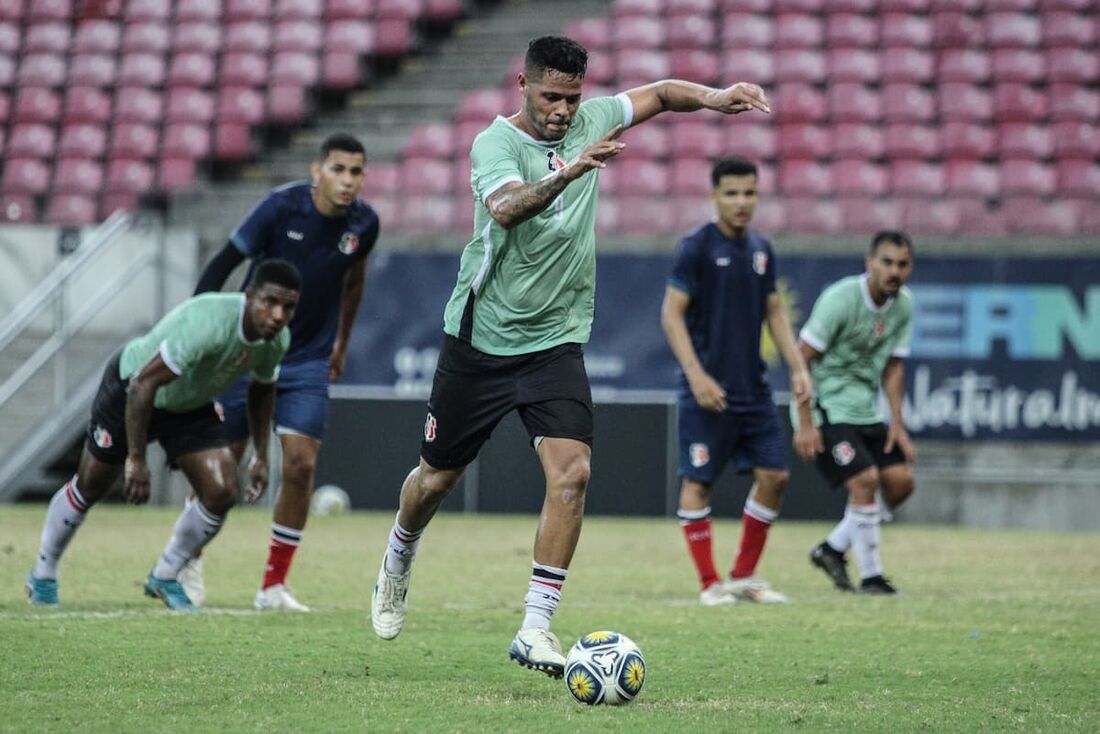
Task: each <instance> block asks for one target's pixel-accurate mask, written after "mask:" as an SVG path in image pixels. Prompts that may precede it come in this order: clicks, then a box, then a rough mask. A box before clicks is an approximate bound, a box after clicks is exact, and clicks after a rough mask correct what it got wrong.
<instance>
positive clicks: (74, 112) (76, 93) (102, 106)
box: [65, 87, 117, 123]
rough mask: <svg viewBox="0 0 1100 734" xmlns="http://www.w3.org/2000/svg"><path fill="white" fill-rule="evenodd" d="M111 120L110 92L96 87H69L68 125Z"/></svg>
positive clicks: (66, 112)
mask: <svg viewBox="0 0 1100 734" xmlns="http://www.w3.org/2000/svg"><path fill="white" fill-rule="evenodd" d="M110 119H111V95H110V93H109V92H106V91H104V90H102V89H98V88H96V87H69V91H68V93H67V94H66V95H65V122H66V123H70V122H89V123H105V122H107V121H108V120H110ZM116 119H117V116H116Z"/></svg>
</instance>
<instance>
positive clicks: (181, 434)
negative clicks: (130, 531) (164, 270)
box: [27, 260, 301, 611]
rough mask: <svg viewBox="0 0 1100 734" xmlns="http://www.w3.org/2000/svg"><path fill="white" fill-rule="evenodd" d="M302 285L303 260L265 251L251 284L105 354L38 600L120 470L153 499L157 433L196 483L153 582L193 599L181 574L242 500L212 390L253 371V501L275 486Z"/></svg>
mask: <svg viewBox="0 0 1100 734" xmlns="http://www.w3.org/2000/svg"><path fill="white" fill-rule="evenodd" d="M300 290H301V276H300V275H299V273H298V269H297V268H295V267H294V266H293V265H291V264H290V263H288V262H286V261H285V260H268V261H266V262H265V263H263V264H262V265H261V266H260V267H259V268H257V269H256V272H255V274H254V275H253V277H252V281H251V283H250V285H249V287H248V289H247V290H246V291H245V292H244V293H224V294H223V293H217V294H214V293H209V294H204V295H201V296H196V297H194V298H191V299H190V300H187V301H184V302H183V303H181V304H180V305H179V306H177V307H176V308H174V309H173V310H172V311H170V312H169V313H168V314H167V315H166V316H165V317H164V318H163V319H161V320H160V321H159V322H157V324H156V325H155V326H154V327H153V328H152V329H151V330H150V331H149V333H147V334H146V335H144V336H140V337H138V338H136V339H134V340H132V341H130V342H129V343H128V344H127V345H126V346H125V347H123V348H122V350H121V351H120V352H119V353H118V354H116V355H115V357H114V358H112V359H111V361H110V362H109V363H108V364H107V368H106V370H105V371H104V373H103V379H102V381H101V382H100V384H99V391H98V392H97V393H96V397H95V401H94V403H93V404H92V418H91V421H90V422H89V424H88V431H87V439H86V440H85V443H84V450H83V452H82V453H81V456H80V465H79V468H78V469H77V473H76V475H75V476H74V477H73V478H72V479H71V480H69V481H68V482H67V483H66V484H65V486H63V487H62V488H61V489H59V490H58V491H57V493H56V494H55V495H54V496H53V499H52V500H51V501H50V507H49V510H48V511H47V512H46V522H45V525H44V527H43V528H42V541H41V545H40V548H39V552H38V561H37V563H35V566H34V568H33V569H32V570H31V573H30V575H29V576H28V577H27V600H28V601H29V602H30V603H31V604H35V605H45V606H57V604H58V597H57V565H58V563H59V562H60V560H61V555H62V554H63V553H64V552H65V548H66V547H67V546H68V545H69V542H70V541H71V540H72V539H73V536H74V535H76V531H77V530H78V529H79V528H80V526H81V524H83V522H84V518H85V517H86V515H87V512H88V510H89V509H91V507H92V505H94V504H95V503H96V502H98V501H99V500H100V499H102V497H103V496H104V495H105V494H106V493H107V491H108V490H109V489H110V488H111V487H112V486H113V485H114V483H115V481H116V480H117V479H118V478H119V475H122V476H123V492H124V494H125V496H126V499H127V500H128V501H130V502H132V503H134V504H142V503H144V502H146V501H147V500H148V499H149V468H148V466H147V465H146V462H145V447H146V445H147V444H148V442H149V441H152V440H158V441H160V443H161V445H162V446H164V450H165V452H166V453H167V454H168V459H169V461H171V462H172V463H173V464H175V465H176V466H178V467H179V468H180V469H181V470H182V471H183V473H184V474H185V475H186V476H187V480H188V481H189V482H190V483H191V486H192V487H194V488H195V490H196V492H197V493H198V497H199V501H197V502H191V503H189V504H188V505H187V507H186V508H184V511H183V513H182V514H181V515H180V516H179V519H178V520H177V521H176V527H175V530H174V532H173V534H172V538H171V540H170V541H169V542H168V546H167V547H166V548H165V549H164V553H163V554H162V555H161V557H160V559H159V560H158V561H157V562H156V564H155V565H154V566H153V568H152V570H151V571H150V572H149V576H148V578H147V579H146V581H145V593H146V595H148V596H151V597H155V598H159V599H161V600H162V601H163V602H164V603H165V604H166V605H167V606H168V608H169V609H174V610H178V611H192V610H193V609H194V608H195V607H194V605H193V604H192V603H191V600H190V599H189V598H188V597H187V594H186V593H185V592H184V590H183V587H182V586H181V585H180V583H179V581H178V580H177V575H178V574H179V571H180V569H181V568H183V565H184V564H185V563H187V561H188V560H189V559H191V558H192V557H194V556H195V554H197V553H198V552H199V551H200V550H202V548H203V546H205V545H206V544H207V543H209V542H210V541H211V540H212V539H213V538H214V536H215V535H217V534H218V531H219V530H220V529H221V526H222V523H223V522H224V521H225V516H226V513H228V512H229V509H230V508H231V507H233V505H234V504H235V503H236V502H237V494H238V488H237V469H236V466H237V463H236V461H235V460H234V457H233V453H232V451H230V449H229V440H228V438H227V437H226V434H225V430H224V428H223V426H222V420H221V417H220V416H219V415H218V413H217V411H216V410H215V407H214V396H215V395H217V394H218V393H220V392H222V391H223V390H225V389H226V388H227V387H229V386H230V385H231V384H233V382H234V381H235V380H236V379H237V378H238V377H240V376H241V375H243V374H245V373H251V374H252V386H251V388H250V389H249V395H248V408H249V409H248V413H249V422H250V423H251V426H252V440H253V442H254V443H255V448H256V457H257V458H256V459H254V460H253V462H252V464H251V465H250V466H249V472H248V473H249V490H248V496H247V497H248V500H249V502H255V501H256V500H257V499H259V498H260V496H261V495H262V494H263V492H264V490H265V489H267V477H268V472H267V464H266V463H265V461H264V457H266V456H267V440H268V436H269V435H270V427H271V414H272V411H273V409H274V405H275V381H276V379H277V378H278V375H279V361H280V360H281V359H282V358H283V354H284V353H285V352H286V350H287V347H288V345H289V344H290V332H289V331H288V330H287V329H286V328H284V327H286V325H287V324H288V323H290V319H291V317H293V315H294V308H295V306H296V305H297V303H298V294H299V291H300Z"/></svg>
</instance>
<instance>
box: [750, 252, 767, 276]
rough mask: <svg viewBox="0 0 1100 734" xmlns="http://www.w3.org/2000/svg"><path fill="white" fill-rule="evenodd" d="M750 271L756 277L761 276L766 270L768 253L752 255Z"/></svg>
mask: <svg viewBox="0 0 1100 734" xmlns="http://www.w3.org/2000/svg"><path fill="white" fill-rule="evenodd" d="M752 269H753V272H755V273H756V274H757V275H763V274H764V273H765V271H767V269H768V253H766V252H754V253H752Z"/></svg>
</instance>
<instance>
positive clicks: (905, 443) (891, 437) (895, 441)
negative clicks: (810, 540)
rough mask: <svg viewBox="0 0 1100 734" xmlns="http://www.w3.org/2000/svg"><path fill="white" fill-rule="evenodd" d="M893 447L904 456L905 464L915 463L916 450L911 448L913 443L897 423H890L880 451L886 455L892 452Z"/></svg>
mask: <svg viewBox="0 0 1100 734" xmlns="http://www.w3.org/2000/svg"><path fill="white" fill-rule="evenodd" d="M895 445H896V446H897V447H898V448H899V449H901V453H902V454H904V455H905V461H906V463H908V464H913V463H915V462H916V461H917V450H916V449H915V448H914V447H913V442H912V441H910V440H909V433H908V432H907V431H906V430H905V426H902V425H900V424H899V423H898V422H897V421H894V422H893V423H891V424H890V426H889V428H887V429H886V445H885V446H883V447H882V449H883V451H885V452H886V453H890V452H891V451H893V450H894V446H895Z"/></svg>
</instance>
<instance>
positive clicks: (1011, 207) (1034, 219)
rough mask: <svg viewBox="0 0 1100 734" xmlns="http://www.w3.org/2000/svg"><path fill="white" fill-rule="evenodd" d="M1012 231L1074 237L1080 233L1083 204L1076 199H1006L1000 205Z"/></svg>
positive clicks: (1014, 232) (1015, 232)
mask: <svg viewBox="0 0 1100 734" xmlns="http://www.w3.org/2000/svg"><path fill="white" fill-rule="evenodd" d="M1001 211H1003V212H1004V216H1005V223H1006V224H1007V226H1008V231H1009V232H1011V233H1013V234H1042V235H1055V236H1061V237H1066V236H1074V235H1080V234H1081V228H1082V223H1083V221H1082V220H1083V216H1082V215H1083V212H1082V207H1081V206H1080V204H1079V203H1078V202H1076V201H1043V200H1041V199H1035V198H1031V197H1022V198H1021V197H1012V198H1009V199H1006V200H1005V202H1004V205H1003V206H1002V207H1001Z"/></svg>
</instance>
